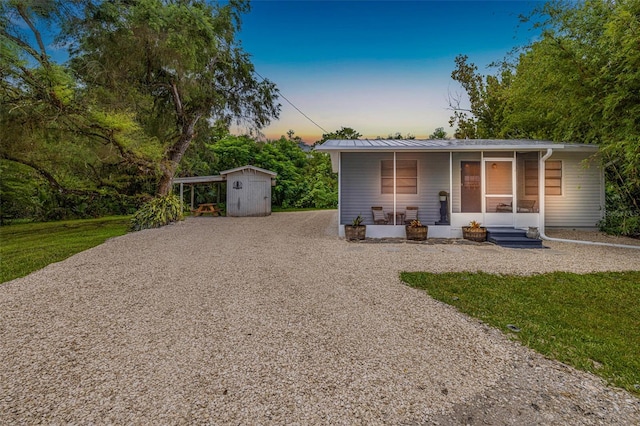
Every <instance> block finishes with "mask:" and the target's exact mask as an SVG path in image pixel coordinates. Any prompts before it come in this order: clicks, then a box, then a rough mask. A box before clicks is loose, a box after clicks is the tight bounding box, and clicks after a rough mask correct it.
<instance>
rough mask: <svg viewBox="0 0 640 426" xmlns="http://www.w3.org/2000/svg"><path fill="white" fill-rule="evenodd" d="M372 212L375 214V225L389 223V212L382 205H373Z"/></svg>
mask: <svg viewBox="0 0 640 426" xmlns="http://www.w3.org/2000/svg"><path fill="white" fill-rule="evenodd" d="M371 213H372V214H373V223H374V224H375V225H387V224H388V223H389V220H388V219H387V214H386V213H385V212H384V209H383V208H382V207H378V206H376V207H371Z"/></svg>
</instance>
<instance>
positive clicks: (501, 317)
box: [401, 271, 640, 394]
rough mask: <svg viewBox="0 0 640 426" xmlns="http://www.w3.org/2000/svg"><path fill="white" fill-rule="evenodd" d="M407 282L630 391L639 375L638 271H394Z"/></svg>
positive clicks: (636, 390) (530, 344)
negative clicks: (526, 273)
mask: <svg viewBox="0 0 640 426" xmlns="http://www.w3.org/2000/svg"><path fill="white" fill-rule="evenodd" d="M401 279H402V280H403V281H405V282H407V283H408V284H409V285H410V286H412V287H416V288H421V289H425V290H426V291H427V292H428V293H429V295H430V296H432V297H434V298H435V299H437V300H440V301H442V302H445V303H449V304H451V305H453V306H455V307H456V308H457V309H459V310H460V311H461V312H464V313H467V314H469V315H472V316H474V317H477V318H479V319H481V320H482V321H484V322H487V323H489V324H490V325H492V326H494V327H498V328H500V329H501V330H503V331H504V332H506V333H510V329H509V328H508V327H507V326H508V325H509V324H512V325H515V326H517V327H518V328H519V329H520V330H521V331H520V332H519V333H517V334H513V337H514V338H517V339H518V340H520V341H521V342H522V343H523V344H525V345H527V346H529V347H531V348H533V349H535V350H537V351H539V352H541V353H542V354H544V355H546V356H549V357H553V358H555V359H558V360H560V361H561V362H564V363H567V364H570V365H573V366H574V367H576V368H580V369H582V370H586V371H590V372H592V373H594V374H597V375H600V376H602V377H604V378H605V379H607V380H609V381H610V382H611V383H613V384H615V385H617V386H621V387H623V388H625V389H627V390H629V391H630V392H635V393H636V394H638V393H639V391H638V389H637V388H635V387H634V385H637V384H638V383H640V358H639V357H638V356H637V348H638V347H640V333H639V332H638V327H637V321H638V312H640V272H638V271H629V272H602V273H592V274H585V275H579V274H572V273H567V272H553V273H548V274H541V275H533V276H516V275H493V274H486V273H481V272H478V273H467V272H463V273H446V274H432V273H402V275H401Z"/></svg>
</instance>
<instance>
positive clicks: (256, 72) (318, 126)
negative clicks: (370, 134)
mask: <svg viewBox="0 0 640 426" xmlns="http://www.w3.org/2000/svg"><path fill="white" fill-rule="evenodd" d="M253 72H254V73H255V74H256V75H257V76H258V77H260V78H261V79H262V80H263V81H264V80H266V79H265V78H264V77H263V76H261V75H260V74H259V73H258V71H256V70H253ZM278 92H279V93H278V95H279V96H280V97H281V98H282V99H284V100H285V101H287V103H288V104H289V105H291V106H292V107H294V108H295V110H296V111H298V112H299V113H300V114H302V115H303V116H304V118H306V119H307V120H309V121H310V122H312V123H313V124H314V125H315V126H316V127H317V128H319V129H320V130H322V131H323V132H324V133H329V132H327V131H326V130H325V129H323V128H322V126H321V125H319V124H318V123H316V122H315V121H313V120H312V119H311V117H309V116H308V115H307V114H305V113H304V112H302V111H301V110H300V108H298V107H297V106H295V105H294V104H293V102H291V101H290V100H289V99H287V97H286V96H285V95H283V94H282V92H280V91H278Z"/></svg>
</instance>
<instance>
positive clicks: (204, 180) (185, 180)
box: [173, 175, 226, 211]
mask: <svg viewBox="0 0 640 426" xmlns="http://www.w3.org/2000/svg"><path fill="white" fill-rule="evenodd" d="M225 180H226V178H225V177H224V176H221V175H215V176H192V177H182V178H175V179H173V183H174V184H176V185H177V184H180V204H181V205H182V200H184V186H185V185H189V187H190V189H191V211H193V210H194V206H193V203H194V201H195V200H194V198H195V192H194V190H193V187H194V186H195V185H205V184H209V183H216V186H217V190H216V197H217V200H216V202H217V203H220V184H221V183H222V182H225Z"/></svg>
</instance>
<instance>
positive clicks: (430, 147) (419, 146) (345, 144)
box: [316, 139, 598, 152]
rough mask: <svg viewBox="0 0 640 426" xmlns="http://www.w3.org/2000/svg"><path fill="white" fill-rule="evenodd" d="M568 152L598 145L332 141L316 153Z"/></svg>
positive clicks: (513, 141) (506, 141) (522, 141)
mask: <svg viewBox="0 0 640 426" xmlns="http://www.w3.org/2000/svg"><path fill="white" fill-rule="evenodd" d="M549 148H552V149H567V150H576V151H597V150H598V147H597V146H596V145H589V144H571V143H556V142H552V141H540V140H531V139H330V140H328V141H326V142H324V143H323V144H322V145H320V146H318V147H317V148H316V150H317V151H326V152H331V151H470V150H473V151H478V150H481V151H504V150H531V151H534V150H536V151H537V150H541V149H549Z"/></svg>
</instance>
